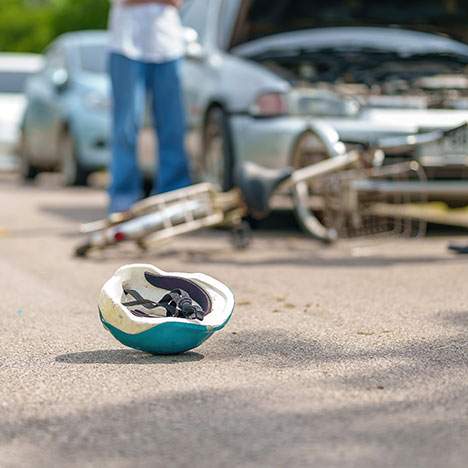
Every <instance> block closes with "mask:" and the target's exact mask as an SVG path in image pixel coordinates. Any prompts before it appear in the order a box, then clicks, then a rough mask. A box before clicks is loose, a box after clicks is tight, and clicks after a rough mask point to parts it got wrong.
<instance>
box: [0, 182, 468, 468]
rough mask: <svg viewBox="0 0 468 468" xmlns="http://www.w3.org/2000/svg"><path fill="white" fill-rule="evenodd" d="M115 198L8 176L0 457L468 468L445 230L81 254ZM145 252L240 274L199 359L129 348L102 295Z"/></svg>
mask: <svg viewBox="0 0 468 468" xmlns="http://www.w3.org/2000/svg"><path fill="white" fill-rule="evenodd" d="M105 202H106V200H105V196H104V195H103V194H102V193H101V192H99V191H97V190H91V189H67V190H64V189H61V188H60V187H59V186H58V185H56V183H55V179H54V178H44V179H43V180H42V181H40V183H39V184H38V185H37V186H28V187H22V186H19V185H18V184H17V183H16V182H15V180H14V178H13V177H11V176H0V206H1V209H0V278H1V285H2V291H1V295H0V297H1V302H0V312H1V313H0V330H1V331H0V337H1V340H0V343H1V347H0V356H1V360H0V466H1V467H20V466H21V467H23V466H34V467H37V466H38V467H42V466H44V467H46V466H47V467H50V466H52V467H55V466H57V467H68V466H71V467H88V466H99V467H108V466H109V467H110V466H112V467H113V466H116V467H130V466H131V467H134V466H136V467H140V466H141V467H146V466H150V467H159V466H161V467H185V466H187V467H188V466H190V467H205V466H210V467H285V466H289V467H304V466H317V467H335V466H336V467H338V466H339V467H466V466H467V465H468V443H467V442H468V430H467V429H468V332H467V329H468V288H467V278H468V259H464V258H455V257H452V256H451V255H449V254H448V253H447V252H446V250H445V247H446V242H447V238H446V237H443V236H433V237H430V238H428V239H423V240H390V239H387V240H379V241H375V240H374V241H370V240H359V241H357V240H355V241H347V242H342V243H340V244H339V245H337V246H335V247H332V248H327V249H323V248H321V247H320V245H318V244H316V243H315V242H313V241H310V240H307V239H305V238H304V237H302V235H301V234H300V233H299V232H296V231H294V230H281V231H280V230H278V231H262V232H259V233H258V235H257V237H256V240H255V242H254V244H253V246H252V248H251V249H250V250H249V251H247V252H241V253H239V252H235V251H233V250H232V249H231V248H230V245H229V243H228V241H227V239H226V236H225V234H224V233H219V232H209V233H207V232H205V233H200V234H197V235H193V236H188V237H185V238H182V239H179V240H177V241H176V242H174V243H172V244H170V245H168V246H167V247H166V248H165V249H163V250H161V251H159V252H150V253H148V254H146V255H141V254H140V253H139V252H138V251H137V250H135V249H133V247H130V246H129V247H127V248H123V249H119V250H115V251H112V252H106V253H104V254H100V255H95V256H93V258H92V259H89V260H86V261H79V260H75V259H73V258H72V257H71V251H72V247H73V246H74V245H75V243H76V242H77V238H76V237H75V236H74V233H75V232H76V229H77V227H78V223H79V222H80V221H86V220H88V221H89V220H93V219H95V218H97V217H99V216H100V215H101V214H102V213H103V211H104V207H105ZM141 261H144V262H148V263H153V264H155V265H157V266H159V267H160V268H163V269H165V270H169V271H180V270H182V271H202V272H205V273H207V274H210V275H212V276H214V277H216V278H218V279H220V280H222V281H224V282H226V283H227V284H228V285H229V286H230V287H231V288H232V289H233V290H234V292H235V294H236V298H237V307H236V310H235V313H234V316H233V319H232V322H231V323H230V324H229V326H228V327H227V328H226V329H225V330H224V331H223V332H221V333H219V334H218V335H216V336H214V337H213V338H212V339H210V340H209V341H208V342H207V343H205V344H204V345H203V346H201V347H200V348H198V349H196V350H194V351H193V352H190V353H187V354H184V355H180V356H172V357H155V356H150V355H146V354H143V353H140V352H136V351H133V350H129V349H124V348H123V347H122V346H120V345H119V344H118V343H117V342H115V341H114V340H113V339H112V337H111V336H110V335H109V334H108V333H107V332H106V331H105V330H104V329H103V328H102V327H101V325H100V323H99V321H98V315H97V306H96V303H97V295H98V292H99V289H100V287H101V286H102V284H103V283H104V282H105V281H106V280H107V278H109V277H110V276H111V275H112V273H113V272H114V270H116V269H117V268H118V267H119V266H121V265H122V264H125V263H130V262H141Z"/></svg>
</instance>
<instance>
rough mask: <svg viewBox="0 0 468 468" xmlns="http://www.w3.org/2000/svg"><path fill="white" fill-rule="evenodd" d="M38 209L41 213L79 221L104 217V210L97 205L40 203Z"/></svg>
mask: <svg viewBox="0 0 468 468" xmlns="http://www.w3.org/2000/svg"><path fill="white" fill-rule="evenodd" d="M40 210H41V211H42V212H43V213H47V214H51V215H54V216H57V217H60V218H62V219H66V220H69V221H75V222H79V223H88V222H91V221H96V220H98V219H102V218H105V216H106V210H105V209H104V208H103V207H99V206H97V207H96V206H90V205H77V204H75V205H73V206H53V205H50V206H49V205H42V206H40Z"/></svg>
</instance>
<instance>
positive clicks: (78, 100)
mask: <svg viewBox="0 0 468 468" xmlns="http://www.w3.org/2000/svg"><path fill="white" fill-rule="evenodd" d="M106 57H107V35H106V33H105V32H102V31H86V32H76V33H69V34H64V35H63V36H61V37H60V38H58V39H57V40H56V41H54V42H53V43H52V44H51V45H50V47H49V48H48V49H47V50H46V52H45V64H44V67H43V69H42V70H41V71H40V72H39V73H37V74H36V75H35V76H34V77H32V78H31V79H30V80H29V81H28V83H27V86H26V97H27V101H28V102H27V106H26V109H25V113H24V116H23V121H22V133H21V145H20V155H21V161H22V174H23V177H24V178H25V179H33V178H34V177H36V175H37V174H38V173H39V172H40V171H43V170H60V171H61V172H62V173H63V178H64V181H65V183H66V184H67V185H80V184H85V183H86V179H87V176H88V175H89V173H90V172H92V171H94V170H97V169H101V168H104V167H106V166H107V164H108V161H109V132H110V125H109V109H110V99H109V82H108V78H107V75H106V66H107V65H106V64H107V61H106Z"/></svg>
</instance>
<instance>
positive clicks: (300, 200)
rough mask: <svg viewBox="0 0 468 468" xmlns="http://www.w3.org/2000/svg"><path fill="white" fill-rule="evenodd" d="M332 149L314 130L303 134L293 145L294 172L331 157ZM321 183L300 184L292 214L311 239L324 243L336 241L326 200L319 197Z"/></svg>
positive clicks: (296, 186)
mask: <svg viewBox="0 0 468 468" xmlns="http://www.w3.org/2000/svg"><path fill="white" fill-rule="evenodd" d="M332 152H333V150H332V145H329V144H327V142H326V141H325V140H324V138H323V136H322V135H320V134H319V133H317V132H315V131H313V130H307V131H305V132H304V133H302V134H301V135H300V136H299V138H298V139H297V141H296V144H295V145H294V149H293V153H292V158H291V163H292V167H293V168H294V169H301V168H303V167H306V166H310V165H312V164H317V163H318V162H321V161H324V160H326V159H328V158H330V157H332V156H335V154H332ZM322 184H323V181H321V180H320V179H318V180H315V181H309V182H300V183H298V184H296V185H295V186H294V187H293V189H292V193H293V199H294V211H295V215H296V218H297V220H298V222H299V224H300V226H301V228H302V229H303V230H304V231H305V232H306V233H308V234H310V235H311V236H312V237H314V238H317V239H319V240H322V241H324V242H332V241H334V240H335V239H336V230H335V228H334V225H333V220H332V219H330V218H329V217H328V216H327V213H326V200H325V199H324V197H323V196H321V193H323V191H322V190H321V189H322Z"/></svg>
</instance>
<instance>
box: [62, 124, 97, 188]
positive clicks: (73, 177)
mask: <svg viewBox="0 0 468 468" xmlns="http://www.w3.org/2000/svg"><path fill="white" fill-rule="evenodd" d="M59 151H60V155H59V156H60V159H59V160H60V172H61V174H62V178H63V183H64V185H65V186H67V187H76V186H85V185H87V181H88V176H89V174H90V171H89V170H87V169H86V168H85V167H84V166H83V164H82V163H81V162H80V160H79V158H78V154H77V150H76V145H75V142H74V140H73V137H72V135H71V134H70V133H69V132H68V131H64V132H63V133H62V136H61V137H60V142H59Z"/></svg>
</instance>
